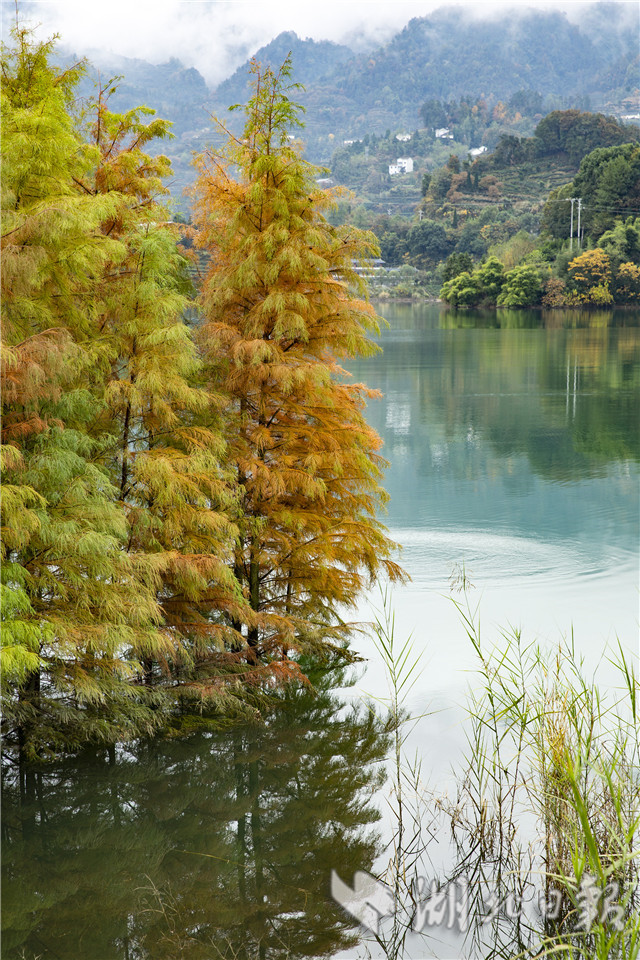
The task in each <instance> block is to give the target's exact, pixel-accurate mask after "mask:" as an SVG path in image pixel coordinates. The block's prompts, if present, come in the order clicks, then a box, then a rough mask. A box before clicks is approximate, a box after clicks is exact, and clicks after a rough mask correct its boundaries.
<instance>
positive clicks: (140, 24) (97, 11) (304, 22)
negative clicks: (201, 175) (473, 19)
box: [2, 0, 636, 85]
mask: <svg viewBox="0 0 640 960" xmlns="http://www.w3.org/2000/svg"><path fill="white" fill-rule="evenodd" d="M621 2H623V0H621ZM632 2H634V3H635V2H636V0H632ZM460 5H464V6H465V7H467V8H468V9H470V10H471V11H472V12H473V13H474V14H478V13H480V12H482V13H485V12H487V11H488V10H499V9H500V8H501V7H503V8H508V7H533V6H535V7H545V8H547V9H549V8H551V9H556V10H565V11H566V12H567V14H568V15H569V16H570V17H572V18H577V16H579V9H580V7H583V6H584V3H582V2H580V3H577V2H560V3H558V2H552V0H533V2H532V0H491V2H489V3H472V2H469V0H467V2H465V0H462V4H461V3H457V4H447V3H443V2H436V0H296V2H292V0H270V2H256V0H29V2H22V3H20V8H21V10H22V11H24V13H25V14H27V15H28V18H29V19H30V20H31V21H33V22H39V23H40V24H41V25H42V27H41V29H40V30H39V33H40V35H42V36H43V37H44V36H50V35H51V34H52V33H54V32H55V33H59V34H60V38H61V42H62V43H63V44H64V45H65V46H68V47H70V48H72V49H73V50H74V52H76V53H78V54H81V55H87V54H88V55H90V54H91V53H93V54H94V58H95V56H96V51H102V52H103V53H105V52H109V53H113V54H119V55H121V56H126V57H140V58H142V59H145V60H150V61H152V62H153V63H162V62H164V61H166V60H168V59H169V57H172V56H175V57H178V58H179V59H180V60H182V62H183V63H185V65H187V66H193V67H197V69H198V70H199V71H200V72H201V73H202V74H203V76H204V77H205V79H206V80H207V82H208V83H209V84H210V85H215V84H217V83H219V82H220V81H221V80H224V79H225V77H227V76H229V75H230V74H231V73H232V72H233V71H234V70H235V68H236V67H238V66H239V65H240V64H241V63H243V62H244V61H245V60H246V59H247V57H248V56H251V55H252V54H254V53H255V52H256V50H258V49H259V48H260V47H261V46H263V45H264V44H265V43H268V42H269V41H270V40H272V39H273V38H274V37H275V36H277V34H278V33H280V32H281V31H283V30H294V31H295V32H296V33H297V34H298V36H300V37H302V38H303V39H304V38H306V37H312V38H313V39H314V40H335V41H339V42H340V41H341V42H344V43H347V44H348V45H350V46H354V45H357V46H361V45H362V44H363V43H364V44H366V45H367V46H369V45H374V44H377V43H382V42H384V41H385V40H386V39H388V38H389V37H391V36H392V35H393V34H394V33H397V32H398V31H399V30H401V29H402V27H403V26H404V25H405V24H406V23H408V21H409V20H410V19H411V18H412V17H422V16H425V15H426V14H427V13H429V12H430V11H431V10H434V9H437V8H438V7H442V6H460ZM2 13H3V18H2V19H3V30H6V26H7V23H8V22H10V21H11V20H12V19H14V17H15V0H2Z"/></svg>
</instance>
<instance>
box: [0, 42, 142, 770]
mask: <svg viewBox="0 0 640 960" xmlns="http://www.w3.org/2000/svg"><path fill="white" fill-rule="evenodd" d="M51 49H52V45H51V44H36V43H34V42H33V41H32V40H31V38H30V36H29V35H28V33H27V32H26V31H24V30H21V29H18V30H17V31H16V33H15V36H14V45H13V47H12V48H11V49H10V50H4V51H3V57H2V81H3V83H2V153H3V177H2V254H3V272H2V300H3V319H4V322H3V330H2V336H3V367H2V378H3V399H2V403H3V425H2V443H3V449H2V454H3V473H4V481H5V483H4V487H3V497H2V553H3V564H2V585H3V589H2V595H3V612H2V616H3V620H4V623H3V627H4V629H3V638H2V642H3V651H2V652H3V658H2V659H3V666H4V669H3V693H4V695H5V696H4V719H5V723H6V724H8V725H9V726H10V727H12V728H13V730H14V731H16V732H17V734H18V738H19V741H20V746H21V751H22V755H23V756H30V755H33V754H34V753H35V752H38V751H39V750H41V749H42V748H43V747H44V748H45V749H51V748H53V749H57V748H62V747H74V746H77V745H79V744H80V743H82V742H85V741H86V740H90V739H95V740H108V739H113V738H114V737H116V736H118V735H119V734H120V733H121V732H122V731H123V730H124V729H126V728H128V729H129V730H137V731H148V730H150V729H152V728H153V727H154V725H155V722H156V721H155V717H154V711H152V710H151V709H150V706H151V705H152V704H151V703H150V702H149V697H147V698H146V699H142V698H140V697H132V696H131V689H130V688H131V680H132V677H133V675H134V674H135V666H134V664H132V663H131V662H129V659H128V657H127V656H126V651H127V650H128V649H129V648H130V647H131V644H132V642H133V641H134V640H135V642H136V643H137V644H140V643H143V642H145V643H151V642H152V641H153V638H154V637H155V636H156V634H157V625H158V623H159V622H160V611H159V610H158V607H157V603H156V601H155V598H154V597H153V595H152V593H151V592H150V591H149V590H148V589H147V588H146V583H145V578H144V576H141V571H140V570H138V569H137V568H136V565H135V563H133V562H132V561H131V559H130V558H129V557H128V556H127V554H126V553H125V552H124V551H123V549H122V546H123V543H124V541H125V537H126V525H125V523H124V518H123V516H122V511H121V510H120V509H119V507H118V505H117V501H116V496H115V490H114V488H113V486H112V484H111V483H110V481H109V478H108V476H107V474H106V472H105V471H104V470H103V469H102V468H101V466H100V464H99V462H98V461H99V456H100V453H101V442H100V440H99V439H96V438H93V437H91V435H90V425H91V424H92V423H93V422H94V421H95V418H96V417H97V416H99V414H100V410H101V405H102V401H101V398H100V397H99V396H98V395H97V394H96V393H95V391H92V390H90V389H88V379H89V378H88V370H89V367H90V364H91V355H90V352H89V351H88V350H87V343H88V342H89V341H90V339H91V329H92V321H93V312H92V305H93V303H94V293H95V286H96V284H97V283H98V282H99V279H100V277H101V275H102V272H103V270H104V268H105V266H106V264H107V263H108V262H110V260H112V259H114V258H115V257H117V256H118V255H119V247H118V244H117V243H115V242H114V241H113V240H111V239H110V238H109V237H107V236H106V235H105V234H104V233H103V232H102V229H101V224H102V223H103V222H104V221H105V219H106V218H108V217H109V216H111V215H113V212H114V202H113V199H112V198H110V197H96V196H89V195H86V194H83V193H81V192H79V191H78V190H77V187H76V181H77V179H78V178H79V177H81V176H82V175H83V173H84V172H85V171H86V170H87V169H88V168H89V167H90V165H91V163H92V159H93V157H92V153H91V151H90V150H88V149H87V147H86V145H85V144H84V143H83V142H82V140H81V138H80V137H79V136H78V132H77V130H76V127H75V124H74V122H73V119H72V116H71V112H70V104H71V101H72V98H73V95H74V90H75V86H76V84H77V81H78V78H79V76H80V73H81V69H82V67H81V66H79V67H76V68H72V69H70V70H66V71H61V70H56V69H55V68H53V67H52V66H51V64H50V55H51Z"/></svg>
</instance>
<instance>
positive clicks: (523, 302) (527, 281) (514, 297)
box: [498, 263, 541, 307]
mask: <svg viewBox="0 0 640 960" xmlns="http://www.w3.org/2000/svg"><path fill="white" fill-rule="evenodd" d="M540 293H541V282H540V274H539V273H538V271H537V270H536V269H535V267H533V266H531V265H530V264H526V263H523V264H520V265H519V266H517V267H514V268H513V270H509V272H508V273H507V274H505V279H504V286H503V287H502V289H501V291H500V293H499V294H498V306H502V307H528V306H531V305H533V304H534V303H537V302H538V300H539V299H540Z"/></svg>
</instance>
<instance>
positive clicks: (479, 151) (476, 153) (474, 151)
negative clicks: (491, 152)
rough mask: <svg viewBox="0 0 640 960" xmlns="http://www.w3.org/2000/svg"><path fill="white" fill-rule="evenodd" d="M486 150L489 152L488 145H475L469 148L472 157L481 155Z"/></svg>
mask: <svg viewBox="0 0 640 960" xmlns="http://www.w3.org/2000/svg"><path fill="white" fill-rule="evenodd" d="M486 152H487V148H486V147H473V148H472V149H471V150H469V156H470V157H481V156H482V154H483V153H486Z"/></svg>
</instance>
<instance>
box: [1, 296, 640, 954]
mask: <svg viewBox="0 0 640 960" xmlns="http://www.w3.org/2000/svg"><path fill="white" fill-rule="evenodd" d="M381 311H382V312H383V313H384V315H385V317H386V318H387V320H388V321H389V328H388V329H386V330H384V331H383V333H382V336H381V338H380V342H381V345H382V346H383V348H384V353H383V354H382V355H379V356H377V357H375V358H373V359H371V360H367V361H362V362H358V363H352V364H350V369H351V372H352V373H353V375H354V378H355V379H356V380H362V381H364V382H366V383H367V384H368V385H370V386H373V387H377V388H379V389H380V390H381V391H382V392H383V394H384V396H383V397H382V398H381V399H379V400H376V401H373V402H371V404H370V405H369V409H368V416H369V420H370V422H371V423H372V425H373V426H374V427H376V429H377V430H378V431H379V432H380V434H381V435H382V437H383V439H384V443H385V448H384V450H385V453H386V456H387V458H388V459H389V460H390V462H391V466H390V468H389V470H388V472H387V476H386V487H387V489H388V491H389V493H390V496H391V499H390V503H389V513H388V517H387V521H386V522H387V524H388V526H389V528H390V532H391V535H392V537H393V538H394V539H395V540H396V541H397V542H398V543H399V544H401V545H402V548H403V553H402V561H403V563H404V566H405V568H406V570H407V571H408V573H409V574H410V576H411V578H412V579H411V582H410V583H409V584H407V585H406V586H403V587H401V588H396V589H395V590H394V591H393V594H392V595H391V597H390V604H391V606H392V608H393V610H394V613H395V621H396V634H397V636H398V638H399V639H404V638H405V637H406V636H408V635H409V634H412V636H413V643H414V649H415V651H416V654H419V655H420V657H421V663H422V666H423V673H422V675H421V677H420V680H419V682H418V684H417V685H416V687H415V688H414V692H413V694H412V701H411V706H412V709H413V710H415V712H416V714H419V713H423V712H424V713H428V714H429V715H428V716H425V717H424V719H422V720H421V721H420V722H419V723H418V724H417V726H416V728H415V730H414V733H413V735H412V739H411V744H410V745H411V747H415V748H416V749H417V750H418V752H419V754H420V755H421V757H422V762H423V769H425V770H426V773H427V775H428V776H429V777H431V778H433V779H434V780H436V781H442V780H446V777H447V776H448V771H449V767H450V765H451V764H452V763H455V757H456V755H457V751H459V749H460V742H461V734H460V730H461V727H460V719H461V716H462V704H463V700H464V691H465V687H466V685H467V684H468V683H469V682H470V678H471V676H472V675H471V674H470V672H469V671H471V670H472V669H473V665H474V664H473V657H472V655H471V651H470V649H469V642H468V640H467V639H466V638H465V633H464V630H463V629H462V625H461V623H460V617H459V614H458V613H457V611H456V609H455V607H454V605H453V604H452V600H451V596H452V594H451V586H452V582H451V581H452V576H453V579H454V580H455V575H456V571H459V569H460V568H461V567H462V566H464V569H465V572H466V574H467V576H468V577H469V579H470V581H471V582H472V583H473V587H472V588H470V589H469V590H468V591H467V596H468V597H469V600H470V602H471V603H472V605H473V606H474V607H477V609H478V616H479V617H480V619H481V621H482V630H483V635H484V636H485V637H486V640H487V643H488V644H490V643H491V642H492V640H493V639H496V638H498V637H499V633H500V629H501V628H508V627H509V626H510V625H511V626H515V627H519V628H521V629H522V632H523V634H524V635H526V636H527V637H530V638H531V639H534V638H539V639H540V641H541V643H542V644H545V645H549V646H551V645H554V644H557V643H558V641H559V640H560V639H561V638H562V636H568V635H570V634H571V631H572V630H573V634H574V639H575V644H576V647H577V648H578V650H579V651H581V652H582V653H583V654H584V657H585V659H586V661H587V663H588V664H589V665H593V666H595V664H596V663H597V662H598V660H600V659H601V658H602V656H603V652H604V651H605V650H606V647H607V644H610V643H612V642H613V641H615V638H616V637H619V638H620V640H621V642H622V643H623V644H624V645H625V647H626V648H627V649H629V650H631V651H634V652H635V651H637V643H638V534H639V487H638V480H639V466H638V465H639V462H640V442H639V432H638V388H639V387H640V329H639V323H640V315H639V314H638V313H631V312H620V313H619V314H618V313H614V314H611V313H584V314H581V313H578V312H575V311H574V312H567V313H562V312H557V311H556V312H553V313H550V314H542V315H541V314H540V313H529V312H511V311H500V312H499V313H497V314H496V313H495V312H491V313H487V314H480V313H471V312H466V313H458V314H456V313H455V312H449V311H444V310H442V309H441V308H440V307H438V306H431V305H429V306H412V305H400V304H395V305H384V306H383V307H381ZM453 595H454V597H457V598H458V599H459V598H460V597H461V594H456V593H454V594H453ZM372 604H374V605H376V606H379V605H380V598H379V595H378V594H377V593H374V594H373V595H372V596H371V597H369V598H365V599H364V600H363V602H362V604H361V607H360V610H359V615H360V617H361V618H362V619H371V617H372V607H371V605H372ZM355 645H356V647H357V648H358V649H359V650H360V651H361V652H362V653H363V654H364V655H365V657H367V660H366V662H365V663H363V664H362V665H361V667H360V668H359V670H358V672H357V675H356V677H355V686H351V687H349V686H348V685H347V684H346V681H345V678H344V677H340V676H333V677H331V676H324V677H318V678H317V687H318V695H317V696H316V697H315V698H314V697H311V696H310V695H309V694H308V693H298V694H296V695H293V694H291V695H290V696H289V697H288V698H287V703H286V705H285V709H284V710H283V712H282V713H280V714H278V715H277V716H274V717H273V718H272V719H270V721H269V722H268V723H267V724H266V726H265V727H264V728H261V729H243V730H237V729H236V730H234V731H233V732H232V733H229V732H227V733H225V734H220V735H218V734H216V735H208V734H197V735H194V736H192V737H190V738H187V739H183V740H173V741H169V742H165V743H159V744H152V745H148V744H140V745H136V746H133V747H131V748H127V749H123V750H121V751H119V752H118V754H117V755H116V756H114V757H112V758H111V762H109V761H108V760H107V759H105V758H104V757H84V758H82V759H81V760H69V761H65V762H63V763H56V764H51V765H47V766H45V767H38V768H32V770H31V771H30V774H29V778H28V782H27V790H26V796H23V798H22V802H21V801H20V795H19V791H18V788H17V784H16V781H15V776H14V774H13V773H12V771H11V770H9V771H8V773H7V774H6V776H5V779H4V785H3V794H4V817H3V838H4V842H3V871H4V890H3V914H4V917H3V922H4V933H3V942H2V956H3V957H5V958H7V960H9V958H25V960H35V958H42V960H49V958H58V960H61V958H64V960H67V958H68V960H111V958H113V960H116V958H117V960H142V958H153V960H163V958H166V960H177V958H187V960H212V958H217V957H225V958H234V960H235V958H239V957H252V958H253V957H256V958H262V957H264V958H267V957H269V958H273V957H278V958H283V960H284V958H285V957H286V958H289V957H291V958H293V957H315V956H336V957H337V956H339V957H343V958H345V957H357V956H363V955H364V954H363V945H362V943H360V944H359V935H358V934H357V932H356V933H354V931H353V929H352V927H351V924H350V922H349V920H348V918H347V917H346V915H345V914H344V913H343V912H342V910H341V909H340V908H339V907H338V906H337V905H336V904H335V903H334V902H333V901H332V900H331V897H330V894H329V891H330V875H331V870H332V869H335V870H337V871H338V873H339V874H340V876H341V877H342V879H343V880H345V881H346V882H348V883H351V882H352V877H353V875H354V873H355V871H357V870H365V871H369V870H371V869H373V868H375V865H376V864H379V863H380V856H381V852H382V849H383V843H382V842H381V839H380V837H381V836H382V838H383V839H384V836H385V833H386V832H387V830H388V824H387V819H386V814H385V810H386V806H385V797H386V791H387V789H388V788H387V787H385V786H384V785H383V783H382V777H383V773H384V769H385V764H384V757H385V756H386V755H387V753H388V750H389V743H388V740H387V737H386V735H385V733H384V730H383V729H382V726H381V724H380V723H378V722H376V721H375V720H374V719H372V718H371V716H370V715H369V714H368V713H367V712H366V711H364V710H362V709H358V703H359V701H360V700H361V696H362V692H363V691H365V692H369V693H372V694H374V695H376V696H384V695H385V693H386V681H385V675H384V671H383V670H382V668H381V666H380V664H379V661H378V658H377V656H376V654H375V651H374V649H373V646H372V643H371V641H370V640H367V638H366V637H363V638H362V639H361V640H359V641H357V642H356V644H355ZM604 669H605V678H606V676H607V674H606V669H607V665H606V663H605V664H604ZM612 682H613V681H612ZM380 815H381V816H380ZM374 955H376V954H375V950H374ZM413 955H414V956H417V957H426V956H427V955H429V956H431V955H433V956H444V957H447V956H453V955H454V954H453V952H452V951H451V949H449V948H447V947H446V945H444V946H442V947H441V948H440V950H439V951H438V950H437V949H436V948H435V947H434V948H433V952H432V953H431V952H429V953H428V954H427V953H426V952H425V950H424V949H423V950H422V952H416V953H414V954H413Z"/></svg>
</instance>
